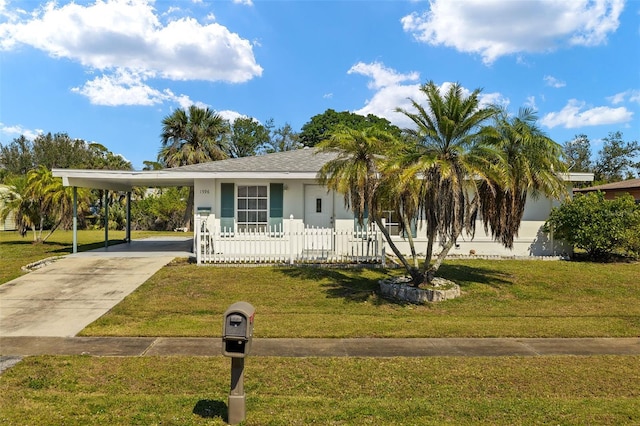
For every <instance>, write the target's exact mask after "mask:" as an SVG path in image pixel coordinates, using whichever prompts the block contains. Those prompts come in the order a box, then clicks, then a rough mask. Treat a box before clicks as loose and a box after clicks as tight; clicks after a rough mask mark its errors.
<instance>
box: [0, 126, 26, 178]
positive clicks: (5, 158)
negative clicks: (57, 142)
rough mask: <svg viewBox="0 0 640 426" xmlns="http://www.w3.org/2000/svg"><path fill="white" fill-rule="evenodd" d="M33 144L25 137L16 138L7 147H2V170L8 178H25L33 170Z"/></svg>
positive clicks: (0, 167) (0, 148) (0, 160)
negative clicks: (12, 176)
mask: <svg viewBox="0 0 640 426" xmlns="http://www.w3.org/2000/svg"><path fill="white" fill-rule="evenodd" d="M34 164H35V160H34V158H33V143H32V142H31V141H30V140H28V139H27V138H26V137H24V135H21V136H20V137H18V138H15V139H14V140H13V142H11V143H10V144H8V145H6V146H2V145H0V169H2V170H3V172H4V175H5V177H3V179H2V181H4V179H5V178H6V177H7V176H11V175H14V176H24V175H26V174H27V172H28V171H29V170H31V169H32V168H33V166H34Z"/></svg>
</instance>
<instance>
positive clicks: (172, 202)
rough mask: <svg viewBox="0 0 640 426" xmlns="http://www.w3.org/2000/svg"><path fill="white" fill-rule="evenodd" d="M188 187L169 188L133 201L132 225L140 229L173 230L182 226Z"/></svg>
mask: <svg viewBox="0 0 640 426" xmlns="http://www.w3.org/2000/svg"><path fill="white" fill-rule="evenodd" d="M188 196H189V189H188V188H168V189H164V190H162V192H160V193H156V194H151V195H147V196H146V197H144V198H142V199H138V200H134V201H132V203H131V227H132V228H133V229H139V230H154V231H172V230H174V229H175V228H180V227H182V218H183V216H184V210H185V208H186V199H187V197H188Z"/></svg>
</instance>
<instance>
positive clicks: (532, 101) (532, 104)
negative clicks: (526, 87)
mask: <svg viewBox="0 0 640 426" xmlns="http://www.w3.org/2000/svg"><path fill="white" fill-rule="evenodd" d="M524 106H525V107H529V108H532V109H534V110H537V109H538V107H537V106H536V97H535V96H527V100H526V101H525V102H524Z"/></svg>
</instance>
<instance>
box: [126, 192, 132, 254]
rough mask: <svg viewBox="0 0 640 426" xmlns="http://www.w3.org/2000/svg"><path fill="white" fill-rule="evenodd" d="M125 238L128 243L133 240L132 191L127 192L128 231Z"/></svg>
mask: <svg viewBox="0 0 640 426" xmlns="http://www.w3.org/2000/svg"><path fill="white" fill-rule="evenodd" d="M125 239H126V240H127V242H128V243H130V242H131V191H128V192H127V231H126V234H125Z"/></svg>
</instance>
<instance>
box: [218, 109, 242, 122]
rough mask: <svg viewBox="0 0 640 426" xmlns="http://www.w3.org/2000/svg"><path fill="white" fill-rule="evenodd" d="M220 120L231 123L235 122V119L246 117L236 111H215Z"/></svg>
mask: <svg viewBox="0 0 640 426" xmlns="http://www.w3.org/2000/svg"><path fill="white" fill-rule="evenodd" d="M216 112H217V113H218V114H219V115H220V116H221V117H222V118H224V119H225V120H227V121H228V122H229V123H233V122H234V121H236V118H241V117H247V116H246V115H244V114H240V113H239V112H237V111H231V110H228V109H225V110H222V111H216Z"/></svg>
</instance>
